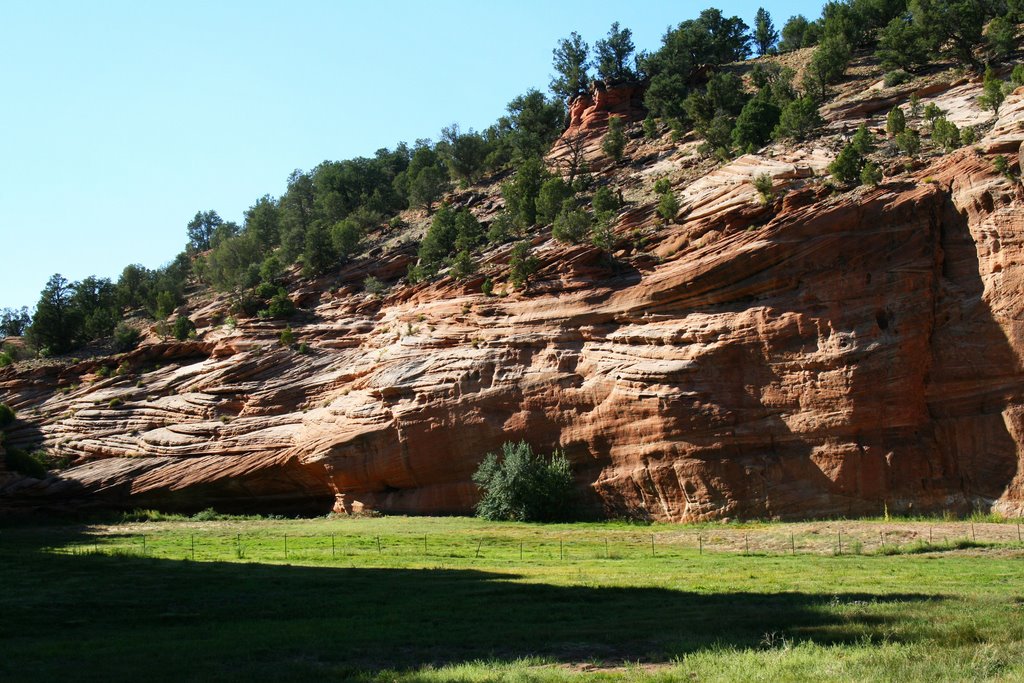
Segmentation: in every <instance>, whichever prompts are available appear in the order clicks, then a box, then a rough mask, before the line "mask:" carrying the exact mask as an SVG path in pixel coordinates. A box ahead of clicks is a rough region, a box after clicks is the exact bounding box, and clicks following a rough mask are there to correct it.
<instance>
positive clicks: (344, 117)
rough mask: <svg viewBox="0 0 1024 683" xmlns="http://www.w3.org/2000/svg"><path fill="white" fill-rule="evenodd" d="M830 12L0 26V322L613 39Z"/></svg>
mask: <svg viewBox="0 0 1024 683" xmlns="http://www.w3.org/2000/svg"><path fill="white" fill-rule="evenodd" d="M821 4H822V3H821V1H820V0H789V1H788V2H778V1H776V0H763V1H762V2H756V1H755V2H747V1H737V0H722V1H720V2H717V3H716V2H714V1H713V0H705V1H701V2H689V1H684V2H678V1H675V2H645V3H642V4H641V3H632V4H631V3H625V2H622V1H621V0H617V1H615V2H611V1H605V0H587V1H585V2H583V1H580V2H576V1H572V2H569V1H560V0H544V1H538V0H521V1H520V2H515V3H512V2H506V3H501V4H498V3H492V2H480V3H469V2H449V1H447V0H438V1H433V2H426V1H419V2H417V1H413V0H409V1H407V2H399V1H394V0H377V1H375V2H341V1H340V0H338V1H333V2H332V1H323V2H284V1H281V2H258V1H249V2H241V1H239V2H216V3H215V2H186V1H182V0H178V1H175V2H163V3H155V2H139V1H138V0H132V1H125V2H122V1H117V2H115V1H104V0H95V1H94V2H79V1H75V2H46V1H45V0H39V1H27V0H9V1H8V2H6V3H4V11H3V13H2V19H0V55H2V68H0V82H2V87H3V96H4V102H3V106H2V107H0V160H2V161H0V244H2V248H0V250H2V251H0V253H2V254H3V258H2V260H0V307H4V306H23V305H25V306H29V307H31V306H33V305H34V304H35V301H36V300H37V298H38V295H39V291H40V290H41V289H42V287H43V285H44V284H45V283H46V280H47V278H48V277H49V276H50V275H51V274H53V273H55V272H59V273H62V274H63V275H65V276H66V277H68V278H69V279H72V280H78V279H81V278H83V277H85V276H87V275H92V274H95V275H99V276H103V277H110V278H112V279H115V280H116V278H117V276H118V274H119V273H120V271H121V269H122V268H123V267H124V266H125V265H127V264H129V263H141V264H143V265H145V266H148V267H156V266H159V265H161V264H163V263H165V262H167V261H169V260H170V259H171V258H173V257H174V255H175V254H177V253H178V252H179V251H180V250H181V249H182V248H183V246H184V243H185V224H186V223H187V222H188V221H189V219H190V218H191V217H192V216H193V215H194V214H195V212H196V211H197V210H199V209H203V210H206V209H215V210H216V211H218V212H219V213H220V215H221V216H222V217H224V218H225V219H226V220H235V221H238V222H239V223H241V222H242V213H243V212H244V211H245V209H246V208H247V207H248V206H250V205H251V204H252V203H253V202H254V201H255V200H256V199H257V198H258V197H260V196H262V195H263V194H271V195H274V196H277V195H279V194H280V193H281V192H282V191H283V189H284V187H285V179H286V178H287V176H288V174H289V173H290V172H291V171H292V170H293V169H295V168H301V169H309V168H311V167H313V166H315V165H316V164H318V163H319V162H321V161H323V160H325V159H345V158H349V157H353V156H359V155H369V154H372V153H373V152H374V151H375V150H376V149H378V148H380V147H393V146H394V145H395V143H397V142H398V141H400V140H405V141H408V142H410V143H411V142H412V141H414V140H415V139H417V138H424V137H430V138H436V137H437V135H438V132H439V131H440V129H441V128H442V127H443V126H445V125H448V124H450V123H452V122H458V123H459V124H460V125H461V126H462V127H463V128H464V129H465V128H471V127H472V128H476V129H481V128H485V127H486V126H488V125H489V124H490V123H492V122H493V121H494V120H495V119H497V117H498V116H500V115H501V114H502V113H503V110H504V107H505V104H506V103H507V102H508V101H509V100H511V99H512V98H513V97H515V96H516V95H519V94H521V93H523V92H525V91H526V90H527V89H529V88H531V87H536V88H539V89H541V90H545V91H546V90H547V84H548V81H549V77H550V74H551V49H552V48H553V47H554V46H555V43H556V41H557V40H558V39H559V38H562V37H565V36H567V35H568V34H569V33H570V32H571V31H578V32H580V33H581V34H582V35H583V36H584V37H585V38H586V40H587V41H588V42H590V43H591V44H593V42H594V40H596V39H597V38H600V37H602V36H603V35H604V34H605V33H606V32H607V30H608V26H609V25H610V24H611V22H613V21H619V22H620V23H621V24H622V25H623V26H625V27H628V28H630V29H631V30H632V31H633V38H634V42H635V43H636V45H637V47H638V48H639V49H655V48H657V46H658V45H659V43H660V38H661V36H662V34H663V33H664V31H665V29H666V28H667V27H668V26H669V25H675V24H677V23H679V22H680V21H682V20H684V19H688V18H693V17H695V16H696V15H697V14H698V13H699V11H700V10H701V9H703V8H705V7H707V6H711V5H714V6H717V7H719V8H720V9H722V10H723V11H724V12H725V13H726V14H728V15H731V14H737V15H739V16H740V17H742V18H743V19H744V20H745V21H746V22H747V23H748V24H752V23H753V15H754V13H755V12H756V10H757V7H758V6H759V5H763V6H765V7H766V8H767V9H768V11H769V12H771V14H772V17H773V19H774V21H775V24H776V27H781V26H782V24H783V23H784V22H785V20H786V18H788V17H789V16H790V15H792V14H797V13H802V14H804V15H806V16H807V17H808V18H814V17H816V16H817V15H818V14H819V13H820V7H821Z"/></svg>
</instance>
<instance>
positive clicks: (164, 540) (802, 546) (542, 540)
mask: <svg viewBox="0 0 1024 683" xmlns="http://www.w3.org/2000/svg"><path fill="white" fill-rule="evenodd" d="M1022 533H1024V532H1022V527H1021V525H1020V524H1016V525H1014V524H980V525H976V524H966V523H957V524H940V525H913V526H905V525H904V526H891V527H881V526H878V527H874V526H870V525H856V526H847V527H845V528H843V527H824V528H812V529H811V530H807V529H801V530H800V531H799V532H798V531H796V530H793V531H786V530H785V529H784V528H772V527H767V528H763V529H754V530H741V529H728V528H724V529H715V528H707V529H701V530H694V531H668V532H661V533H658V532H655V533H621V532H620V533H609V534H607V535H600V534H595V533H594V532H587V533H586V534H585V535H577V534H573V533H571V532H569V533H558V534H547V535H538V534H536V533H534V534H531V535H528V536H527V535H521V536H516V535H511V534H510V535H500V536H499V535H486V534H482V535H471V534H466V535H457V536H453V535H451V534H437V535H431V534H429V533H427V534H412V533H391V534H365V533H358V534H352V533H316V534H311V533H299V534H295V533H275V532H273V531H266V530H263V531H259V532H254V533H242V532H233V533H229V532H223V531H212V532H211V531H196V532H195V533H188V532H186V533H181V532H175V533H166V534H163V533H137V534H136V533H114V534H102V535H97V536H94V537H92V538H90V539H89V540H86V541H81V540H80V541H75V542H72V543H69V544H67V545H62V546H57V547H54V548H52V550H54V551H55V552H64V553H71V554H82V553H101V554H112V555H133V556H149V557H158V558H169V559H191V560H197V561H223V560H231V561H238V560H245V561H266V562H279V561H310V562H337V561H356V560H368V561H394V560H403V561H417V560H452V561H460V560H461V561H476V560H482V561H487V562H510V563H515V562H522V563H528V562H552V561H555V562H572V561H581V560H609V561H614V560H624V559H629V560H636V559H641V558H655V559H657V558H661V559H672V558H679V559H682V558H694V557H700V556H703V555H711V554H721V553H729V554H738V555H749V556H785V555H800V554H805V555H806V554H814V555H837V556H838V555H891V554H904V553H919V552H941V551H947V550H956V549H969V548H1005V549H1009V550H1024V537H1022ZM581 536H582V537H581Z"/></svg>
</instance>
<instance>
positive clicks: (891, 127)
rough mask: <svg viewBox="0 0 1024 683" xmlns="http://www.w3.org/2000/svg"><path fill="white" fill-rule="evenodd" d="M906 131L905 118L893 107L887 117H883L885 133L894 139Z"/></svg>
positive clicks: (898, 109) (897, 108) (900, 111)
mask: <svg viewBox="0 0 1024 683" xmlns="http://www.w3.org/2000/svg"><path fill="white" fill-rule="evenodd" d="M906 129H907V117H906V115H905V114H904V113H903V110H902V109H900V108H899V107H893V108H892V111H890V112H889V115H888V116H886V117H885V131H886V132H887V133H889V135H891V136H892V137H896V136H897V135H899V134H900V133H902V132H903V131H905V130H906Z"/></svg>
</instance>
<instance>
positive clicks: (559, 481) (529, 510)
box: [473, 441, 576, 522]
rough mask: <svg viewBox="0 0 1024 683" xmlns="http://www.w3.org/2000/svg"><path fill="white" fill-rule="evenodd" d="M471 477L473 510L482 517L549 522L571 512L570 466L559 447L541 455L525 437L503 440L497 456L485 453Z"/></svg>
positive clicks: (571, 514) (573, 492) (559, 519)
mask: <svg viewBox="0 0 1024 683" xmlns="http://www.w3.org/2000/svg"><path fill="white" fill-rule="evenodd" d="M473 481H474V482H475V483H476V485H477V486H479V487H480V491H481V497H480V502H479V503H477V506H476V513H477V515H478V516H480V517H482V518H484V519H489V520H495V521H498V520H501V521H515V522H552V521H563V520H568V519H571V518H572V517H573V516H574V513H575V508H576V496H575V488H574V485H573V477H572V469H571V467H570V465H569V461H568V460H567V459H566V457H565V455H563V454H562V453H561V452H560V451H555V452H554V453H552V455H551V457H550V458H544V457H542V456H540V455H534V453H533V449H531V448H530V445H529V444H528V443H526V442H525V441H521V442H519V443H512V442H506V443H505V444H503V445H502V454H501V457H499V456H498V455H497V454H495V453H488V454H487V456H486V457H485V458H484V460H483V462H482V463H480V467H479V468H478V469H477V471H476V473H475V474H474V475H473Z"/></svg>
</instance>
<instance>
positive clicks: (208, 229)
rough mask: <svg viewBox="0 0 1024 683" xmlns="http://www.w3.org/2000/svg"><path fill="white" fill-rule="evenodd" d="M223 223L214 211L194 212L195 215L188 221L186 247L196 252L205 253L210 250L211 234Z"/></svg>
mask: <svg viewBox="0 0 1024 683" xmlns="http://www.w3.org/2000/svg"><path fill="white" fill-rule="evenodd" d="M223 222H224V221H223V220H222V219H221V217H220V216H218V215H217V212H216V211H196V215H195V216H193V218H192V220H191V221H189V223H188V226H186V227H187V230H188V246H189V247H191V248H192V249H195V250H197V251H206V250H207V249H209V248H210V246H211V244H210V242H211V240H212V239H213V233H214V231H215V230H217V227H218V226H219V225H221V224H222V223H223Z"/></svg>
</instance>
